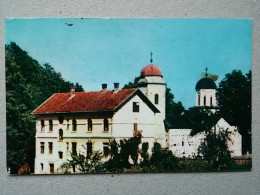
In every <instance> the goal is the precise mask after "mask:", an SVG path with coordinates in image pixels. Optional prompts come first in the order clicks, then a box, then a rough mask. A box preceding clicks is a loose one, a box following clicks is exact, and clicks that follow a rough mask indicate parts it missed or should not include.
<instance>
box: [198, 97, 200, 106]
mask: <svg viewBox="0 0 260 195" xmlns="http://www.w3.org/2000/svg"><path fill="white" fill-rule="evenodd" d="M198 105H199V106H200V95H198Z"/></svg>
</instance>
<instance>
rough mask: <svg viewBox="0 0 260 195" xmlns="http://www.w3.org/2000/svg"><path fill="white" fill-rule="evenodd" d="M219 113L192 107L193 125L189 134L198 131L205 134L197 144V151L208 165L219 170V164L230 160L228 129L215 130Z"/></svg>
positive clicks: (224, 163) (192, 134)
mask: <svg viewBox="0 0 260 195" xmlns="http://www.w3.org/2000/svg"><path fill="white" fill-rule="evenodd" d="M220 118H221V117H220V115H219V114H217V113H213V112H211V111H210V110H207V109H200V108H193V123H194V127H193V129H192V130H191V133H190V136H195V135H197V134H199V133H203V134H204V135H205V138H204V141H202V142H201V143H200V145H199V148H198V152H199V154H200V155H202V156H203V158H204V159H205V160H207V162H208V164H209V167H211V168H213V169H216V170H219V168H220V167H221V166H224V165H226V164H227V163H228V162H230V160H231V156H230V151H229V150H228V146H227V142H228V141H229V140H230V138H229V136H230V132H229V131H228V129H223V128H220V129H219V130H218V132H217V131H216V128H215V127H214V126H216V123H217V122H218V120H219V119H220Z"/></svg>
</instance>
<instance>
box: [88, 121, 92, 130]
mask: <svg viewBox="0 0 260 195" xmlns="http://www.w3.org/2000/svg"><path fill="white" fill-rule="evenodd" d="M88 131H92V120H91V119H88Z"/></svg>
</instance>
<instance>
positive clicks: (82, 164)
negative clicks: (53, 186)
mask: <svg viewBox="0 0 260 195" xmlns="http://www.w3.org/2000/svg"><path fill="white" fill-rule="evenodd" d="M101 159H102V153H101V152H100V151H94V152H92V153H91V154H89V155H88V156H87V155H86V154H83V153H79V154H72V153H71V159H68V160H67V162H65V163H63V164H62V165H61V167H60V168H61V169H65V173H69V172H70V170H71V169H73V167H75V168H77V169H78V170H79V171H80V172H81V173H91V172H95V168H96V166H97V165H98V163H100V160H101Z"/></svg>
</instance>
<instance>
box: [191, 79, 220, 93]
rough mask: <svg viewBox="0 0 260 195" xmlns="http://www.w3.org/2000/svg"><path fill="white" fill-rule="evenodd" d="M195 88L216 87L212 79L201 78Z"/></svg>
mask: <svg viewBox="0 0 260 195" xmlns="http://www.w3.org/2000/svg"><path fill="white" fill-rule="evenodd" d="M195 89H196V90H197V91H198V90H200V89H217V86H216V83H215V82H214V81H213V80H212V79H210V78H202V79H200V80H199V81H198V82H197V84H196V87H195Z"/></svg>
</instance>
